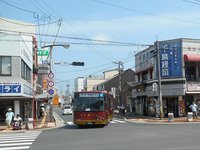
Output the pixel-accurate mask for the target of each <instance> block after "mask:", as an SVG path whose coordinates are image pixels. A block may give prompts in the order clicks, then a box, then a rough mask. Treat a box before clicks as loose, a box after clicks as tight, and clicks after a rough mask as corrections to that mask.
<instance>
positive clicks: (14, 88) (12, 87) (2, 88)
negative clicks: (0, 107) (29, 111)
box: [0, 84, 21, 94]
mask: <svg viewBox="0 0 200 150" xmlns="http://www.w3.org/2000/svg"><path fill="white" fill-rule="evenodd" d="M0 93H4V94H5V93H21V85H20V84H1V85H0Z"/></svg>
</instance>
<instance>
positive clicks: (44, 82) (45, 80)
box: [42, 74, 48, 90]
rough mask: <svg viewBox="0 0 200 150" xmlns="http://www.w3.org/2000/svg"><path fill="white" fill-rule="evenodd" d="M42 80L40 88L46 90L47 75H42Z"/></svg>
mask: <svg viewBox="0 0 200 150" xmlns="http://www.w3.org/2000/svg"><path fill="white" fill-rule="evenodd" d="M42 78H43V79H42V80H43V82H42V87H43V89H44V90H47V78H48V76H47V74H44V75H43V77H42Z"/></svg>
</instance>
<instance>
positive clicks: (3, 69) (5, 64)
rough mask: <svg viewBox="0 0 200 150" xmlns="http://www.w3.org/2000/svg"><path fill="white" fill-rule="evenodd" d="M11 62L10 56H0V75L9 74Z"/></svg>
mask: <svg viewBox="0 0 200 150" xmlns="http://www.w3.org/2000/svg"><path fill="white" fill-rule="evenodd" d="M11 70H12V62H11V57H10V56H0V75H1V76H11V72H12V71H11Z"/></svg>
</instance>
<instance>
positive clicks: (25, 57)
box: [0, 19, 35, 121]
mask: <svg viewBox="0 0 200 150" xmlns="http://www.w3.org/2000/svg"><path fill="white" fill-rule="evenodd" d="M1 22H3V23H2V24H3V25H4V26H5V28H6V29H7V30H5V31H4V29H5V28H3V29H2V31H3V32H1V33H0V34H1V41H0V121H4V120H5V113H6V111H7V109H8V108H12V109H13V111H14V113H15V114H20V115H21V116H22V118H23V119H26V118H29V117H32V102H33V36H34V35H32V34H33V33H35V27H34V25H33V24H28V23H24V22H18V21H14V20H8V19H3V20H2V19H1ZM9 28H11V29H13V30H12V32H9ZM20 32H29V33H30V34H29V35H24V34H21V33H20ZM31 33H32V34H31Z"/></svg>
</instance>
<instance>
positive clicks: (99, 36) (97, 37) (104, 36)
mask: <svg viewBox="0 0 200 150" xmlns="http://www.w3.org/2000/svg"><path fill="white" fill-rule="evenodd" d="M91 39H94V40H102V41H110V40H111V38H110V37H109V35H108V34H105V33H97V34H96V35H95V36H93V37H91Z"/></svg>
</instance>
